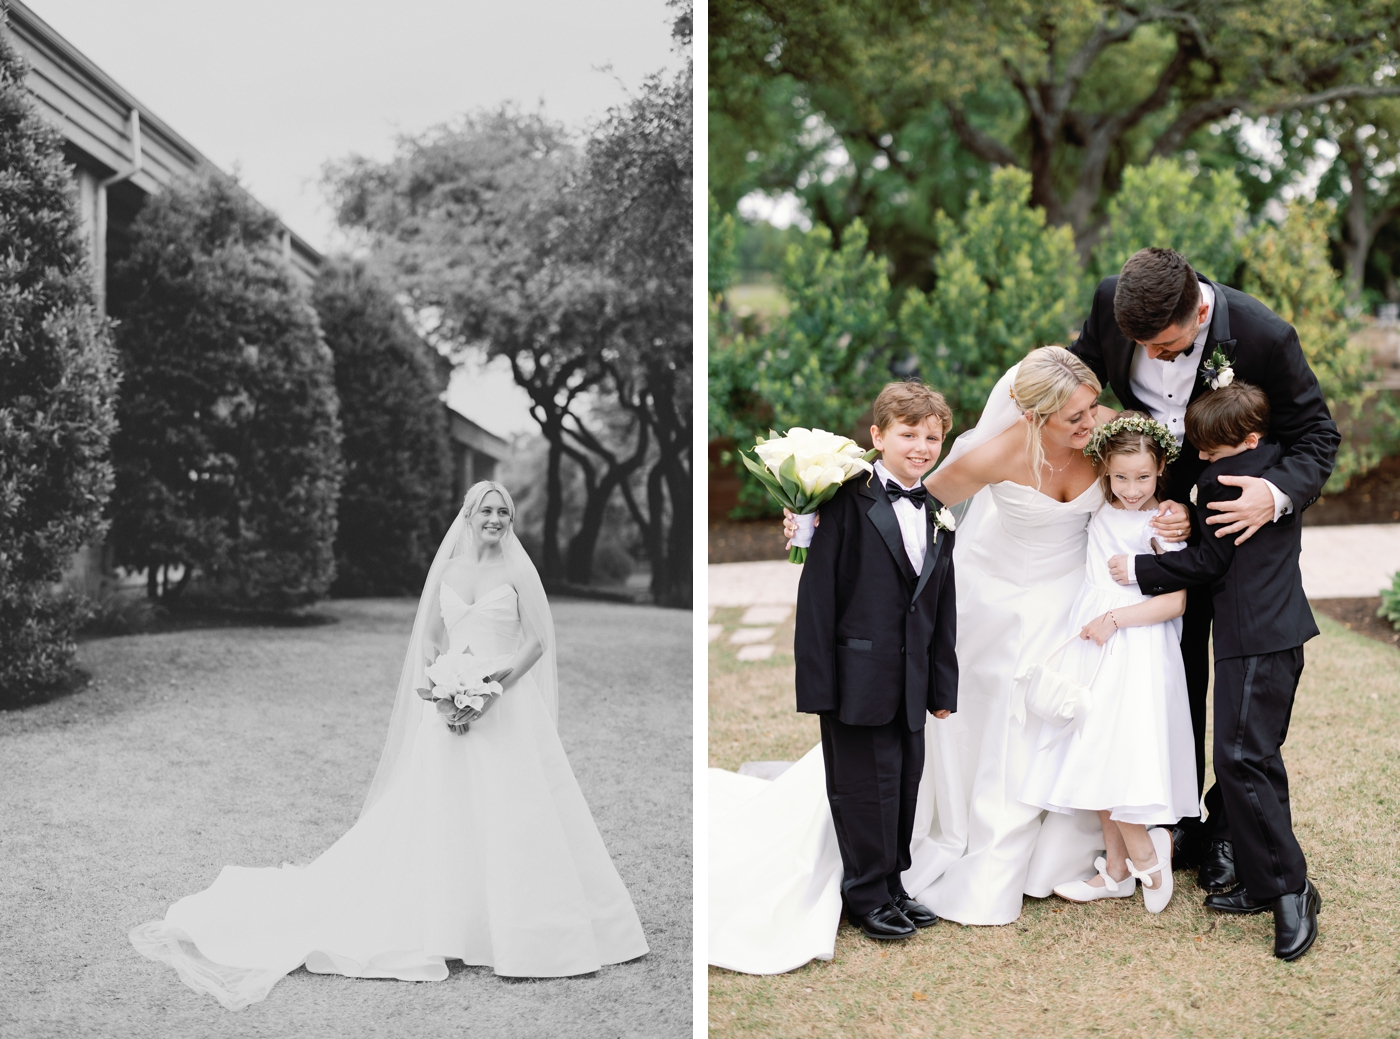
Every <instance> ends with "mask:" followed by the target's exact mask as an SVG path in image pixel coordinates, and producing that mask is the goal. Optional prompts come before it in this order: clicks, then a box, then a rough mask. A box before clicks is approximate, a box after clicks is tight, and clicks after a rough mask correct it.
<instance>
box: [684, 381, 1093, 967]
mask: <svg viewBox="0 0 1400 1039" xmlns="http://www.w3.org/2000/svg"><path fill="white" fill-rule="evenodd" d="M1015 372H1016V369H1015V368H1012V369H1011V370H1010V371H1008V372H1007V373H1006V374H1005V375H1004V376H1003V377H1002V379H1001V381H999V382H998V383H997V386H996V388H995V389H993V391H992V394H991V396H990V397H989V399H988V405H987V408H986V409H985V410H984V412H983V417H982V421H981V422H979V423H978V426H977V428H976V429H975V430H973V431H970V432H969V433H967V434H964V435H963V436H962V437H960V438H959V442H958V444H957V445H956V446H955V447H954V450H953V452H952V453H950V454H949V456H948V457H949V460H951V459H953V458H956V457H958V456H959V455H960V454H962V453H966V451H967V450H970V449H971V448H972V447H975V446H978V445H980V444H981V443H985V442H986V441H987V440H989V439H990V438H991V437H992V436H994V435H996V434H997V433H999V432H1001V431H1002V430H1004V429H1006V428H1007V427H1008V426H1009V425H1010V424H1011V423H1012V422H1013V421H1015V420H1016V416H1015V413H1014V411H1010V410H1009V409H1008V407H1007V406H1006V405H1005V404H1004V403H1002V402H1007V401H1009V399H1010V395H1009V387H1010V385H1011V382H1012V381H1013V380H1014V378H1015ZM944 464H947V463H946V461H945V463H944ZM1102 504H1103V495H1102V493H1101V492H1100V490H1099V486H1098V484H1097V482H1095V483H1094V484H1092V485H1090V486H1089V487H1088V488H1086V489H1085V490H1084V491H1083V492H1082V493H1081V494H1080V495H1078V497H1076V498H1075V499H1074V500H1073V501H1070V502H1060V501H1056V500H1055V499H1053V498H1050V497H1048V496H1047V495H1045V494H1042V493H1041V492H1040V491H1037V490H1035V489H1034V488H1031V487H1024V486H1022V485H1020V484H1015V483H1009V482H1008V483H999V484H993V485H992V486H990V487H986V488H983V490H981V491H979V492H978V493H977V495H975V496H974V498H973V499H972V502H971V504H970V506H969V507H968V510H967V512H966V513H965V514H964V516H963V519H962V520H961V521H960V522H959V523H958V530H957V542H956V545H955V548H954V554H953V559H954V562H955V564H956V566H955V574H956V581H957V599H958V643H957V654H958V669H959V680H958V710H957V712H956V713H955V714H953V715H951V716H950V717H949V718H947V719H945V720H942V721H939V720H937V719H934V718H929V719H928V723H927V724H926V726H925V727H924V739H925V748H926V755H925V765H924V775H923V779H922V781H921V783H920V786H919V797H918V807H917V811H916V816H915V825H914V840H913V842H912V845H911V853H912V859H913V862H912V865H911V868H910V869H909V870H908V871H907V872H906V873H905V874H904V878H903V879H904V887H905V890H906V891H908V892H909V893H910V894H911V895H913V896H914V897H915V898H917V899H918V900H919V901H921V902H923V903H924V904H926V905H928V906H929V907H930V908H931V909H933V910H934V912H936V913H937V914H938V915H939V916H941V917H944V918H946V919H949V920H954V921H957V922H958V923H963V924H1007V923H1011V922H1012V921H1014V920H1015V919H1017V918H1018V917H1019V916H1020V914H1021V899H1022V896H1023V894H1026V895H1031V896H1034V897H1037V898H1044V897H1048V896H1049V895H1050V894H1051V891H1052V889H1053V888H1054V886H1055V885H1056V884H1060V883H1064V882H1065V881H1069V880H1083V879H1086V878H1088V877H1090V876H1092V875H1093V873H1094V869H1093V860H1094V856H1095V855H1096V854H1098V853H1099V852H1100V850H1101V849H1102V845H1103V838H1102V833H1101V830H1100V827H1099V822H1098V818H1097V816H1096V815H1094V814H1093V813H1090V812H1075V813H1072V814H1057V813H1050V814H1048V816H1047V813H1046V812H1045V811H1044V810H1042V809H1040V808H1037V807H1035V806H1032V805H1028V804H1025V803H1024V802H1022V801H1020V800H1019V799H1018V796H1017V795H1018V794H1019V792H1020V790H1021V786H1022V782H1023V780H1024V776H1025V772H1026V768H1027V765H1028V763H1029V761H1030V758H1031V755H1032V753H1033V751H1034V749H1035V747H1036V744H1037V741H1038V739H1039V735H1040V722H1039V720H1038V719H1036V718H1034V717H1033V716H1032V717H1031V718H1030V719H1029V720H1028V721H1027V722H1026V724H1024V725H1023V724H1022V723H1020V722H1018V721H1015V720H1014V719H1013V717H1012V714H1013V703H1012V684H1013V683H1012V679H1013V678H1014V676H1016V675H1017V674H1019V673H1020V672H1021V671H1022V670H1023V669H1025V668H1027V667H1030V666H1031V665H1034V664H1036V663H1039V662H1040V661H1042V660H1043V659H1044V658H1045V657H1046V656H1047V655H1048V654H1049V653H1050V651H1051V650H1053V649H1054V648H1055V647H1056V646H1057V645H1058V644H1059V643H1060V642H1062V641H1063V640H1064V639H1065V638H1066V637H1067V636H1068V635H1069V634H1070V631H1069V627H1070V607H1071V605H1072V604H1073V602H1074V600H1075V597H1076V596H1077V595H1078V593H1079V589H1080V585H1081V584H1082V582H1083V578H1084V560H1085V551H1086V544H1087V533H1086V532H1087V528H1088V524H1089V519H1090V517H1091V516H1092V515H1093V514H1094V512H1095V511H1096V510H1097V509H1098V508H1099V506H1100V505H1102ZM709 795H710V827H709V838H710V870H709V885H710V886H709V898H710V920H709V961H710V963H712V964H714V965H716V966H720V967H726V968H728V969H730V970H736V971H742V972H744V973H748V974H776V973H781V972H783V971H789V970H793V969H795V968H797V967H800V966H801V965H802V964H804V963H806V962H808V961H809V960H812V959H827V960H829V959H831V958H832V955H833V953H834V949H835V939H836V929H837V927H838V925H839V923H840V915H841V890H840V884H841V857H840V853H839V851H838V849H837V846H836V832H835V829H834V827H833V826H832V822H831V809H830V806H829V805H828V803H827V799H826V787H825V773H824V767H823V762H822V755H821V747H820V745H818V746H817V747H814V748H813V749H812V750H811V751H809V752H808V753H807V754H806V755H805V756H804V757H803V758H802V760H801V761H799V762H797V763H796V764H795V765H793V766H792V767H791V768H790V769H788V770H787V771H786V772H784V773H783V774H782V775H780V776H779V777H778V778H777V779H775V780H771V781H769V780H762V779H758V778H754V777H750V776H740V775H735V774H734V773H730V772H726V771H723V770H720V769H711V770H710V781H709Z"/></svg>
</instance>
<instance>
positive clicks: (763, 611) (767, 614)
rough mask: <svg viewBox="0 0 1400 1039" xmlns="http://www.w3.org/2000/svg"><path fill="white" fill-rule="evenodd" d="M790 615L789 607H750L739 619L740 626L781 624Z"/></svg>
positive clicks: (790, 609)
mask: <svg viewBox="0 0 1400 1039" xmlns="http://www.w3.org/2000/svg"><path fill="white" fill-rule="evenodd" d="M791 614H792V607H791V606H750V607H749V608H748V609H747V610H745V611H744V615H743V616H742V617H740V618H739V623H740V624H768V625H773V624H781V623H783V621H785V620H787V619H788V617H789V616H790V615H791Z"/></svg>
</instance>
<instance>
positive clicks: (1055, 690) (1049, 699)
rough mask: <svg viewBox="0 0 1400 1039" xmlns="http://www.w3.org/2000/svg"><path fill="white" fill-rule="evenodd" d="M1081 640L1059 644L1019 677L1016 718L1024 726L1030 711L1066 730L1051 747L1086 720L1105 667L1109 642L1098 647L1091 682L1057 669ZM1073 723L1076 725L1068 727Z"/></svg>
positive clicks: (1015, 690)
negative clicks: (1097, 682)
mask: <svg viewBox="0 0 1400 1039" xmlns="http://www.w3.org/2000/svg"><path fill="white" fill-rule="evenodd" d="M1078 639H1079V636H1078V635H1071V636H1070V637H1069V638H1068V639H1066V640H1065V641H1064V642H1062V643H1060V644H1059V646H1057V647H1056V648H1055V649H1054V650H1053V651H1051V653H1050V655H1049V656H1048V657H1046V658H1045V659H1044V660H1043V661H1041V662H1040V663H1039V664H1034V665H1032V666H1031V667H1029V668H1027V669H1026V670H1025V671H1022V672H1021V673H1020V674H1019V675H1017V676H1016V680H1015V689H1014V690H1013V696H1014V697H1015V712H1014V716H1015V718H1016V720H1017V721H1018V722H1022V723H1024V722H1025V720H1026V712H1028V711H1029V712H1030V713H1031V714H1033V715H1035V716H1036V717H1037V718H1042V719H1044V720H1045V721H1047V722H1049V723H1050V724H1052V725H1061V726H1064V728H1063V730H1062V731H1061V732H1060V733H1059V734H1058V735H1057V736H1056V737H1055V739H1054V740H1052V741H1051V743H1052V745H1053V744H1054V743H1058V742H1059V741H1060V740H1061V739H1063V738H1064V737H1065V736H1068V735H1069V734H1070V732H1072V731H1073V730H1074V729H1076V728H1078V727H1079V726H1080V725H1082V724H1083V723H1084V717H1085V716H1086V715H1087V714H1088V713H1089V711H1090V710H1092V708H1093V693H1092V686H1093V684H1094V679H1095V678H1097V677H1098V674H1099V668H1100V667H1102V666H1103V658H1104V654H1105V653H1106V652H1107V650H1108V643H1106V642H1105V643H1104V644H1103V645H1102V646H1100V647H1099V659H1098V663H1096V664H1095V665H1094V673H1093V674H1092V675H1090V676H1089V681H1088V682H1081V681H1079V680H1078V679H1077V678H1075V677H1073V676H1071V675H1067V674H1065V673H1064V672H1062V671H1058V670H1056V667H1055V665H1056V664H1057V663H1058V662H1059V660H1060V659H1061V658H1062V657H1063V656H1064V652H1065V650H1066V649H1068V648H1069V647H1070V644H1071V643H1073V642H1076V641H1077V640H1078ZM1070 722H1073V723H1074V724H1073V725H1070V724H1067V723H1070Z"/></svg>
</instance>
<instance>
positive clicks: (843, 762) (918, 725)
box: [794, 382, 958, 939]
mask: <svg viewBox="0 0 1400 1039" xmlns="http://www.w3.org/2000/svg"><path fill="white" fill-rule="evenodd" d="M874 413H875V414H874V418H875V424H874V425H873V426H871V427H870V435H871V439H872V440H873V442H874V446H875V448H876V449H877V450H879V451H880V452H881V454H882V457H881V459H880V461H877V462H876V463H875V472H874V474H873V475H871V476H869V477H866V476H857V477H856V478H855V479H852V480H849V481H847V482H846V483H845V484H844V485H842V487H841V489H840V490H839V491H837V492H836V495H835V496H834V497H833V498H832V499H831V500H830V501H829V502H827V503H826V504H824V505H823V506H822V510H821V519H822V522H821V524H820V525H819V526H818V527H817V528H816V531H815V533H814V534H813V537H812V544H811V547H810V548H809V549H808V552H807V562H806V564H805V565H804V567H803V570H802V578H801V582H800V584H799V586H798V592H797V631H796V638H795V646H794V650H795V655H796V658H797V709H798V710H799V711H801V712H804V713H807V714H816V715H819V716H820V718H821V737H822V757H823V759H824V760H825V763H826V792H827V797H828V799H829V800H830V802H831V816H832V821H833V822H834V823H835V826H836V841H837V844H838V846H839V847H840V850H841V863H842V866H843V876H842V880H841V894H842V899H843V901H844V902H845V906H846V910H847V912H848V913H849V915H850V919H851V922H852V923H853V924H854V925H855V926H857V927H859V928H860V929H861V931H862V932H863V933H864V934H865V935H867V936H868V937H870V938H879V939H895V938H908V937H909V936H910V935H912V934H914V933H915V929H916V928H919V927H929V926H931V925H933V924H935V923H937V922H938V917H936V916H935V915H934V914H933V912H932V910H930V909H928V908H927V907H925V906H923V905H921V904H920V903H918V902H916V901H914V900H913V899H912V898H910V897H909V895H908V893H907V892H905V890H904V886H903V884H902V883H901V881H900V874H901V873H903V872H904V871H905V870H906V869H908V868H909V866H910V850H909V845H910V841H911V839H912V837H913V829H914V806H915V799H916V797H917V795H918V791H919V779H920V777H921V775H922V774H923V768H924V733H923V728H924V721H925V717H926V715H928V714H932V715H933V716H934V717H935V718H946V717H948V715H949V714H950V713H951V712H953V711H955V710H956V709H957V702H958V699H957V698H958V661H957V657H956V656H955V655H954V643H955V641H956V635H957V613H956V608H955V601H954V582H953V531H952V529H951V528H952V524H951V523H950V522H946V515H947V514H946V513H944V514H943V518H942V519H940V512H941V510H942V506H941V504H940V503H939V502H938V501H936V500H935V499H933V498H932V497H930V496H929V495H928V493H927V492H926V491H925V489H924V487H923V484H922V483H921V478H922V476H923V475H924V474H925V473H927V472H928V470H930V469H931V468H933V464H934V462H935V461H937V459H938V455H939V452H940V451H941V449H942V447H943V438H944V437H945V436H946V435H947V433H948V430H949V429H950V428H951V426H952V424H953V415H952V412H951V410H950V409H949V408H948V405H947V403H946V402H945V401H944V399H943V397H942V395H941V394H938V393H935V392H934V391H933V390H931V389H929V388H928V387H926V386H923V385H921V384H919V383H916V382H902V383H890V384H889V385H888V386H886V387H885V388H884V389H883V390H882V391H881V392H880V395H879V396H878V397H877V398H876V399H875V408H874Z"/></svg>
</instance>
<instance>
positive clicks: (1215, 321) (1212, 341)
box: [1188, 278, 1235, 403]
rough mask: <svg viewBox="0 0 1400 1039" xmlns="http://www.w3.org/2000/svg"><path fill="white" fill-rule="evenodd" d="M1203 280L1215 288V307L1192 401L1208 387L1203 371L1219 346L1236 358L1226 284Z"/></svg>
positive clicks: (1198, 368)
mask: <svg viewBox="0 0 1400 1039" xmlns="http://www.w3.org/2000/svg"><path fill="white" fill-rule="evenodd" d="M1201 280H1202V281H1203V282H1205V283H1206V284H1207V285H1209V286H1210V287H1211V288H1212V289H1214V290H1215V307H1214V309H1212V310H1211V312H1210V333H1209V334H1208V335H1207V336H1206V345H1205V347H1204V348H1203V349H1202V350H1201V356H1200V358H1199V359H1198V360H1197V362H1196V381H1195V382H1194V383H1193V384H1192V385H1191V400H1192V401H1194V400H1195V399H1196V398H1197V397H1199V396H1200V395H1201V394H1202V393H1204V392H1205V391H1206V389H1207V387H1206V381H1205V379H1203V378H1201V371H1202V368H1203V366H1204V365H1205V363H1206V361H1207V360H1209V358H1210V355H1211V354H1213V353H1215V348H1216V347H1217V346H1218V347H1220V349H1222V350H1224V351H1225V356H1226V357H1228V358H1230V359H1231V360H1232V361H1233V360H1234V359H1235V341H1234V340H1233V339H1231V338H1230V304H1229V302H1228V301H1227V300H1226V299H1225V286H1224V285H1217V284H1215V282H1213V281H1211V280H1210V279H1209V278H1201ZM1188 403H1189V402H1188Z"/></svg>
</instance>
